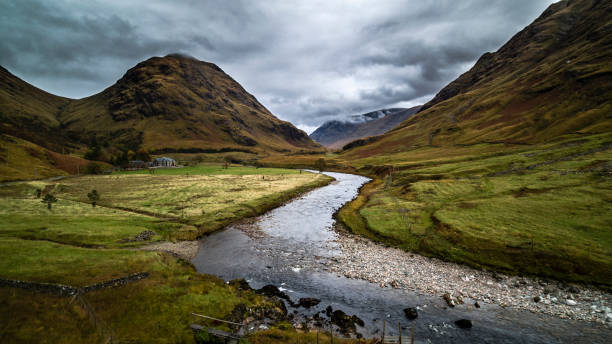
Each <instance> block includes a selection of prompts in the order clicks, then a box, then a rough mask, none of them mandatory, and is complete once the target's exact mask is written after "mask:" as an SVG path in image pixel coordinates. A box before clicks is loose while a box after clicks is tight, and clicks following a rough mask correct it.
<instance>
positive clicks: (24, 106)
mask: <svg viewBox="0 0 612 344" xmlns="http://www.w3.org/2000/svg"><path fill="white" fill-rule="evenodd" d="M0 85H1V87H0V133H3V134H9V135H12V136H17V137H20V138H22V139H24V140H28V141H31V142H33V143H36V144H39V145H44V146H46V147H49V148H51V149H55V150H60V151H61V148H60V147H61V145H62V143H63V142H65V137H63V136H61V135H58V131H59V128H60V125H61V123H60V121H59V120H58V118H57V114H58V113H59V111H60V110H61V109H62V107H64V106H66V105H67V104H68V103H69V102H70V99H68V98H63V97H58V96H55V95H53V94H50V93H47V92H45V91H43V90H41V89H39V88H36V87H34V86H32V85H30V84H28V83H27V82H25V81H23V80H21V79H19V78H18V77H16V76H15V75H13V74H11V73H10V72H9V71H8V70H6V69H5V68H3V67H1V66H0Z"/></svg>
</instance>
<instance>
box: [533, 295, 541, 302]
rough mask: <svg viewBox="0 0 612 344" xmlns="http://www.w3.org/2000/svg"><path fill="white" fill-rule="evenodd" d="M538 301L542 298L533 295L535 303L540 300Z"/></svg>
mask: <svg viewBox="0 0 612 344" xmlns="http://www.w3.org/2000/svg"><path fill="white" fill-rule="evenodd" d="M540 301H542V298H541V297H540V296H534V297H533V302H536V303H537V302H540Z"/></svg>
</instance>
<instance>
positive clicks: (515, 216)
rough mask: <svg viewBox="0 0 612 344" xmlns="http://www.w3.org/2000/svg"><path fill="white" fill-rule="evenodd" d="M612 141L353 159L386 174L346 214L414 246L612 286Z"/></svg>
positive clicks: (356, 226)
mask: <svg viewBox="0 0 612 344" xmlns="http://www.w3.org/2000/svg"><path fill="white" fill-rule="evenodd" d="M611 139H612V138H611V137H610V135H609V134H599V135H590V136H584V135H569V136H566V137H563V138H560V139H559V140H557V141H555V142H552V143H549V144H543V145H529V146H520V145H516V146H515V145H513V146H507V145H503V144H479V145H474V146H469V147H466V146H454V147H421V148H417V149H414V150H412V151H404V152H398V153H396V154H390V155H380V156H372V157H368V158H365V159H361V160H350V161H351V163H352V164H354V165H356V166H358V167H359V171H360V172H361V173H364V174H368V175H371V176H374V177H375V178H376V179H375V181H374V182H373V183H371V184H369V185H367V186H365V187H364V189H363V191H362V193H361V195H360V196H359V197H358V198H357V199H356V200H355V201H353V202H351V203H349V204H348V205H346V206H345V207H344V208H343V209H342V210H341V211H340V212H339V214H338V217H339V219H340V220H341V221H342V222H344V223H345V224H346V225H347V226H348V227H349V228H351V229H352V230H353V231H355V232H356V233H359V234H362V235H365V236H368V237H370V238H372V239H374V240H380V241H385V242H388V243H392V244H394V245H396V246H399V247H402V248H404V249H407V250H411V251H416V252H421V253H423V254H427V255H431V256H436V257H440V258H443V259H446V260H450V261H456V262H460V263H467V264H470V265H473V266H477V267H484V268H490V269H498V270H502V271H506V272H510V273H516V274H532V275H540V276H547V277H552V278H557V279H562V280H568V281H575V282H576V281H577V282H586V283H593V284H597V285H600V286H602V287H605V288H610V287H611V286H612V280H611V279H610V274H609V271H610V268H611V266H612V251H611V250H612V215H610V214H612V199H611V198H610V191H611V190H612V180H611V179H610V161H611V158H612V149H611V148H612V147H611V143H612V140H611ZM393 168H394V172H393V173H392V174H391V177H389V172H390V171H391V170H392V169H393Z"/></svg>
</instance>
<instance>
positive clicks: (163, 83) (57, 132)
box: [0, 54, 321, 153]
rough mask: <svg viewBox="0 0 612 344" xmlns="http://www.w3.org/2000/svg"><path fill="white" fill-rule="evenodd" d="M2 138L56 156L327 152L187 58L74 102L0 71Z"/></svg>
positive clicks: (154, 63) (152, 63) (137, 72)
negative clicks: (74, 152)
mask: <svg viewBox="0 0 612 344" xmlns="http://www.w3.org/2000/svg"><path fill="white" fill-rule="evenodd" d="M0 84H1V85H2V87H1V88H0V129H1V130H2V131H1V133H4V134H8V135H11V136H13V137H17V138H21V139H24V140H27V141H30V142H34V143H36V144H38V145H41V146H43V147H46V148H49V149H51V150H54V151H61V150H60V149H63V148H68V149H83V147H87V146H92V145H98V144H99V143H103V144H104V145H105V146H111V147H114V146H116V147H119V148H120V149H131V150H134V151H136V150H137V149H146V150H149V151H151V152H153V153H167V152H191V153H194V152H217V151H244V152H253V153H260V152H286V151H299V150H305V151H309V150H317V149H318V150H320V149H321V147H320V146H319V145H318V144H316V143H315V142H313V141H312V140H311V139H310V138H309V137H308V135H307V134H306V133H304V132H303V131H301V130H299V129H297V128H295V127H294V126H293V125H292V124H291V123H289V122H285V121H282V120H279V119H278V118H276V117H275V116H274V115H272V114H271V113H270V111H268V110H267V109H266V108H265V107H264V106H263V105H261V103H259V102H258V101H257V99H255V97H253V96H252V95H251V94H249V93H248V92H247V91H245V90H244V88H242V86H240V84H238V83H237V82H236V81H235V80H233V79H232V78H231V77H230V76H229V75H227V74H226V73H224V72H223V71H222V70H221V69H220V68H219V67H217V66H216V65H214V64H212V63H208V62H203V61H198V60H196V59H194V58H191V57H187V56H182V55H177V54H173V55H168V56H165V57H153V58H150V59H148V60H146V61H144V62H141V63H139V64H138V65H136V66H135V67H133V68H131V69H130V70H128V71H127V73H126V74H125V75H124V76H123V77H122V78H121V79H120V80H118V81H117V82H116V83H115V84H114V85H112V86H110V87H109V88H107V89H105V90H104V91H102V92H100V93H98V94H95V95H93V96H90V97H87V98H83V99H68V98H63V97H58V96H54V95H52V94H49V93H47V92H44V91H42V90H40V89H38V88H36V87H34V86H32V85H29V84H28V83H26V82H24V81H23V80H21V79H19V78H17V77H16V76H14V75H12V74H11V73H10V72H9V71H7V70H6V69H4V68H1V69H0Z"/></svg>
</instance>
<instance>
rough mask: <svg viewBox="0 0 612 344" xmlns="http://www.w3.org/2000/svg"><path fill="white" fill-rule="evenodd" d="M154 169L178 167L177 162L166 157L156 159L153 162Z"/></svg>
mask: <svg viewBox="0 0 612 344" xmlns="http://www.w3.org/2000/svg"><path fill="white" fill-rule="evenodd" d="M153 167H176V161H174V159H171V158H167V157H165V156H163V157H161V158H155V159H154V160H153Z"/></svg>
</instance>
